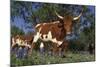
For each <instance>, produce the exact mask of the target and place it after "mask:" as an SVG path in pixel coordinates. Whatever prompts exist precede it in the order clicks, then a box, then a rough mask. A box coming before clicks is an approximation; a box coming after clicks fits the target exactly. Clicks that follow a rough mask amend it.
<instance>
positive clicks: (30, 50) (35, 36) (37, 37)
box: [28, 32, 40, 56]
mask: <svg viewBox="0 0 100 67" xmlns="http://www.w3.org/2000/svg"><path fill="white" fill-rule="evenodd" d="M39 38H40V34H39V32H37V34H36V35H34V38H33V42H32V44H31V48H30V49H29V52H28V53H29V56H31V55H32V51H33V48H34V46H35V43H36V42H37V41H38V39H39Z"/></svg>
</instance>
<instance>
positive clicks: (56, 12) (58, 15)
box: [55, 11, 63, 19]
mask: <svg viewBox="0 0 100 67" xmlns="http://www.w3.org/2000/svg"><path fill="white" fill-rule="evenodd" d="M55 14H56V15H57V16H58V17H59V18H60V19H63V17H62V16H60V15H59V14H58V13H57V12H56V11H55Z"/></svg>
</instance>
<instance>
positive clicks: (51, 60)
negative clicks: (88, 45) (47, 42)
mask: <svg viewBox="0 0 100 67" xmlns="http://www.w3.org/2000/svg"><path fill="white" fill-rule="evenodd" d="M65 55H66V57H65V58H61V57H59V56H49V55H47V54H45V55H44V56H42V57H41V55H40V53H39V52H36V51H33V53H32V56H31V57H28V58H24V59H17V58H15V56H14V55H12V56H11V65H14V66H24V65H25V66H26V65H44V64H59V63H75V62H89V61H95V55H90V54H88V53H72V52H67V53H66V54H65Z"/></svg>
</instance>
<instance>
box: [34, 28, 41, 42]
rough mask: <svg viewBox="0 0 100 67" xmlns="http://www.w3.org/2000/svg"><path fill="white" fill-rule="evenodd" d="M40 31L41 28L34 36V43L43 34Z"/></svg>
mask: <svg viewBox="0 0 100 67" xmlns="http://www.w3.org/2000/svg"><path fill="white" fill-rule="evenodd" d="M40 31H41V28H40V29H39V32H37V33H36V35H35V36H34V39H33V43H34V42H37V41H38V39H39V38H40V36H41V34H40Z"/></svg>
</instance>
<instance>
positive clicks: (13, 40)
mask: <svg viewBox="0 0 100 67" xmlns="http://www.w3.org/2000/svg"><path fill="white" fill-rule="evenodd" d="M11 41H12V45H11V46H12V47H13V46H14V45H15V44H16V43H15V39H14V37H13V38H12V40H11Z"/></svg>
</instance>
